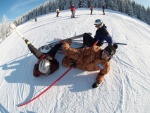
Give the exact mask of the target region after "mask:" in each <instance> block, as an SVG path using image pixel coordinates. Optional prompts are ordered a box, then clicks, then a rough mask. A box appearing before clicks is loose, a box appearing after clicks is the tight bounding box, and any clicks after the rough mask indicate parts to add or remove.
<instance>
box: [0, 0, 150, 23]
mask: <svg viewBox="0 0 150 113" xmlns="http://www.w3.org/2000/svg"><path fill="white" fill-rule="evenodd" d="M45 1H48V0H1V2H0V23H1V20H2V17H3V15H4V14H5V15H6V17H7V19H8V21H11V20H14V19H16V18H17V17H20V16H22V15H23V14H25V13H26V12H28V11H30V10H31V9H34V8H35V7H36V6H39V5H40V4H43V3H44V2H45ZM134 1H136V2H137V3H139V4H142V5H144V6H145V7H147V6H150V0H134Z"/></svg>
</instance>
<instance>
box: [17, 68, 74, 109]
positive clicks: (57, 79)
mask: <svg viewBox="0 0 150 113" xmlns="http://www.w3.org/2000/svg"><path fill="white" fill-rule="evenodd" d="M72 68H73V67H70V68H69V69H68V70H67V71H66V72H65V73H64V74H62V75H61V76H60V77H59V78H58V79H57V80H56V81H55V82H53V83H52V84H51V85H50V86H49V87H47V88H46V89H45V90H44V91H43V92H41V93H40V94H39V95H37V96H36V97H34V98H33V99H31V100H29V101H28V102H26V103H23V104H20V105H18V107H21V106H24V105H27V104H29V103H30V102H32V101H33V100H35V99H37V98H38V97H40V96H41V95H42V94H43V93H45V92H46V91H47V90H48V89H50V88H51V87H52V86H53V85H54V84H56V83H57V82H58V81H59V80H60V79H61V78H62V77H64V76H65V75H66V74H67V73H68V72H69V71H70V70H71V69H72Z"/></svg>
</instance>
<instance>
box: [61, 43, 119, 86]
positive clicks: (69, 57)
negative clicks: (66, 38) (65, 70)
mask: <svg viewBox="0 0 150 113" xmlns="http://www.w3.org/2000/svg"><path fill="white" fill-rule="evenodd" d="M117 47H118V46H117V44H114V45H113V46H112V45H109V46H107V47H106V48H105V49H101V48H100V47H99V46H92V47H85V48H82V49H75V48H71V47H70V44H69V43H66V42H64V44H63V46H62V50H63V52H64V54H65V55H66V56H65V57H64V58H63V60H62V65H63V66H65V67H70V66H73V67H77V68H79V69H81V70H85V71H98V70H99V71H100V72H99V73H98V76H97V78H96V82H95V83H94V84H93V85H92V88H96V87H98V85H99V84H100V83H102V81H103V79H104V76H105V75H106V74H107V73H108V72H109V70H110V59H111V58H112V56H113V55H114V54H115V53H116V49H117Z"/></svg>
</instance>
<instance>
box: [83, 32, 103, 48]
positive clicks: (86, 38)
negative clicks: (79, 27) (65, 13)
mask: <svg viewBox="0 0 150 113" xmlns="http://www.w3.org/2000/svg"><path fill="white" fill-rule="evenodd" d="M96 41H97V40H96V39H94V38H93V37H91V35H89V34H87V33H84V35H83V46H87V47H91V46H93V45H94V44H95V42H96ZM97 46H102V44H101V43H100V42H98V43H97Z"/></svg>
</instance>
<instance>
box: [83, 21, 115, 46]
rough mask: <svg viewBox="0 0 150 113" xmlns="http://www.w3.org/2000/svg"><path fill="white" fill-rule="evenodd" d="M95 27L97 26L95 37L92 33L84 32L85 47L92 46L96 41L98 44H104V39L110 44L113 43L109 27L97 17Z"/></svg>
mask: <svg viewBox="0 0 150 113" xmlns="http://www.w3.org/2000/svg"><path fill="white" fill-rule="evenodd" d="M94 25H95V27H96V28H97V30H96V34H95V36H94V38H93V37H91V35H89V34H87V33H84V35H83V47H90V46H92V45H93V44H94V43H95V42H96V41H98V43H97V45H98V46H102V45H103V43H104V40H106V41H107V43H108V45H112V37H111V36H110V35H109V33H108V31H107V29H106V28H107V27H106V26H105V24H104V23H103V22H102V20H100V19H97V20H95V23H94Z"/></svg>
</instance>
